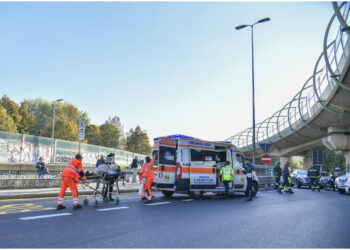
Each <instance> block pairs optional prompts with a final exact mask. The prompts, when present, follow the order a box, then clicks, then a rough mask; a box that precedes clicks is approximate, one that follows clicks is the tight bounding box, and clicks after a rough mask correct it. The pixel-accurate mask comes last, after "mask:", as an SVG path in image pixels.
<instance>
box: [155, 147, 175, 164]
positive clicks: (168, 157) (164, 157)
mask: <svg viewBox="0 0 350 250" xmlns="http://www.w3.org/2000/svg"><path fill="white" fill-rule="evenodd" d="M159 164H167V165H176V149H175V148H170V147H162V146H160V147H159Z"/></svg>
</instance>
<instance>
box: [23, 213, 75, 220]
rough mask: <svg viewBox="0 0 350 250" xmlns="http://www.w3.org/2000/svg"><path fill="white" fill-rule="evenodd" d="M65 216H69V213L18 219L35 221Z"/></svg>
mask: <svg viewBox="0 0 350 250" xmlns="http://www.w3.org/2000/svg"><path fill="white" fill-rule="evenodd" d="M66 215H71V213H62V214H47V215H40V216H32V217H22V218H19V219H20V220H36V219H44V218H50V217H58V216H66Z"/></svg>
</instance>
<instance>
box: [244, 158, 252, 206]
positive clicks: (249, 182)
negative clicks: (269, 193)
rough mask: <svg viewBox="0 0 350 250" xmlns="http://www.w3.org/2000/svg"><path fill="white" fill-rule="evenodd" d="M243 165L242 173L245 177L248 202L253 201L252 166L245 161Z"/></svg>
mask: <svg viewBox="0 0 350 250" xmlns="http://www.w3.org/2000/svg"><path fill="white" fill-rule="evenodd" d="M244 163H245V165H244V167H243V173H245V174H246V175H247V190H246V192H247V193H248V201H252V200H253V192H252V184H253V171H254V166H253V164H251V163H250V162H249V161H248V160H247V159H246V160H245V161H244Z"/></svg>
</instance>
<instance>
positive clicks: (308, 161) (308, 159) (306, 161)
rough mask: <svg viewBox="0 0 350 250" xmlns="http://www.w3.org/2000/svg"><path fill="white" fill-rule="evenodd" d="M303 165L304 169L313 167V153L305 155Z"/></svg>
mask: <svg viewBox="0 0 350 250" xmlns="http://www.w3.org/2000/svg"><path fill="white" fill-rule="evenodd" d="M310 152H311V151H310ZM303 167H304V169H309V168H310V167H311V154H310V155H308V154H307V155H305V156H304V158H303Z"/></svg>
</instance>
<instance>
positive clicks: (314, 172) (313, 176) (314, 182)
mask: <svg viewBox="0 0 350 250" xmlns="http://www.w3.org/2000/svg"><path fill="white" fill-rule="evenodd" d="M307 176H308V177H309V178H310V181H311V188H312V191H315V186H316V188H317V191H318V192H320V185H319V183H318V179H319V178H320V172H319V171H318V169H317V168H316V166H313V165H312V163H311V167H310V168H309V170H308V171H307Z"/></svg>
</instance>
